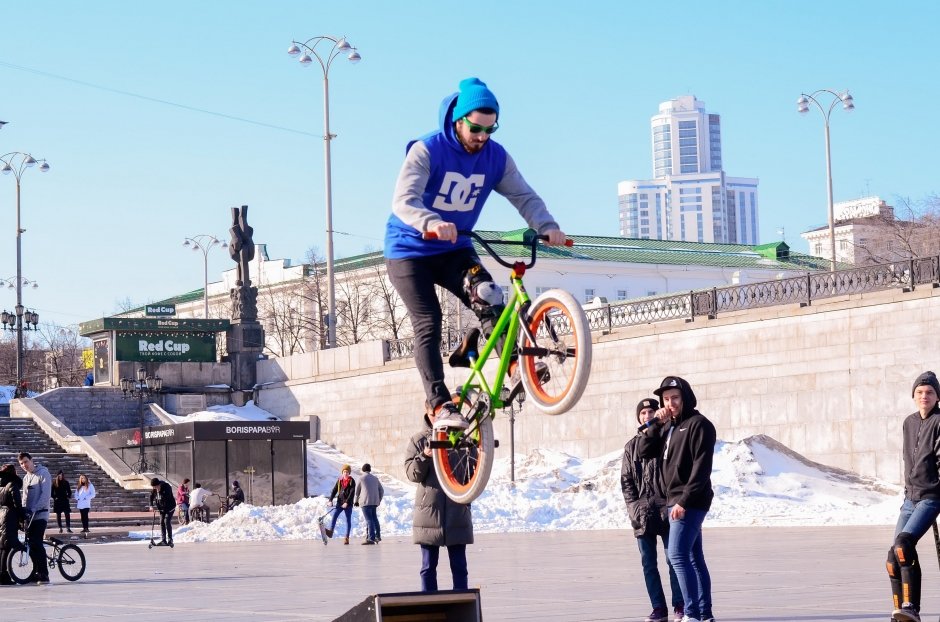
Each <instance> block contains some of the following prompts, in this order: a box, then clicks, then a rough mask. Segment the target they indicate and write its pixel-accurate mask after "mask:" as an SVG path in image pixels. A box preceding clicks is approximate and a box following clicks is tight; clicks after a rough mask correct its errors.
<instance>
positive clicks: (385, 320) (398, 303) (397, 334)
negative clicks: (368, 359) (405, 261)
mask: <svg viewBox="0 0 940 622" xmlns="http://www.w3.org/2000/svg"><path fill="white" fill-rule="evenodd" d="M370 279H371V286H372V298H373V301H374V303H375V321H374V326H375V331H376V336H377V337H380V338H383V339H393V340H397V339H405V338H407V337H410V336H411V335H412V331H411V322H410V320H409V318H408V313H407V310H406V309H405V305H404V303H403V302H402V300H401V296H399V295H398V290H396V289H395V287H394V286H393V285H392V282H391V280H390V279H389V278H388V271H387V270H386V269H385V266H384V265H383V264H376V265H375V266H373V268H372V270H370Z"/></svg>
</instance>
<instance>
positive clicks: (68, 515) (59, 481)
mask: <svg viewBox="0 0 940 622" xmlns="http://www.w3.org/2000/svg"><path fill="white" fill-rule="evenodd" d="M71 498H72V486H71V485H70V484H69V481H68V480H67V479H65V473H63V472H62V471H59V472H58V473H56V476H55V479H54V480H52V511H53V512H55V521H56V523H57V524H58V525H59V533H62V514H63V513H64V514H65V528H66V529H68V531H69V533H72V508H71V506H70V503H71V502H70V501H69V500H70V499H71Z"/></svg>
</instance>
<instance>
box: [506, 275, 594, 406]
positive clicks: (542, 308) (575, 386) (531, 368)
mask: <svg viewBox="0 0 940 622" xmlns="http://www.w3.org/2000/svg"><path fill="white" fill-rule="evenodd" d="M553 310H554V311H556V312H559V313H560V314H562V315H563V316H564V317H560V318H559V320H560V321H561V325H562V326H563V327H564V328H565V329H567V330H569V331H570V332H567V333H564V334H561V335H559V336H560V337H561V338H562V341H563V343H564V344H567V345H568V346H569V348H568V349H569V350H572V349H573V351H574V357H573V358H574V366H573V369H572V370H571V371H570V372H569V373H566V374H564V377H562V378H559V377H558V376H559V375H560V374H558V373H557V371H558V370H561V367H556V368H555V370H556V373H555V377H551V378H550V379H549V381H548V383H546V384H545V385H543V384H542V383H541V382H540V380H539V379H538V377H537V373H536V372H537V365H536V364H537V363H538V362H539V361H540V360H543V362H545V363H546V364H547V365H548V370H549V372H550V373H551V372H552V368H553V367H554V363H553V360H552V357H553V355H549V356H547V357H543V358H542V359H540V358H539V357H536V356H531V355H526V354H520V356H519V367H520V372H521V374H522V386H523V387H524V388H525V392H526V399H527V400H530V401H532V402H533V403H534V404H535V406H536V407H537V408H538V409H539V410H540V411H541V412H543V413H545V414H547V415H560V414H562V413H565V412H568V411H569V410H571V408H573V407H574V405H575V404H577V403H578V400H580V399H581V395H582V394H583V393H584V389H585V387H586V386H587V383H588V378H589V376H590V373H591V359H592V343H591V327H590V325H589V324H588V321H587V317H586V316H585V314H584V309H582V308H581V305H580V304H578V301H577V300H575V298H574V296H572V295H571V294H570V293H568V292H566V291H564V290H559V289H550V290H548V291H546V292H544V293H543V294H541V295H540V296H539V297H538V298H536V299H535V301H534V302H533V303H532V306H531V307H530V309H529V318H530V320H529V321H530V325H529V329H530V330H531V332H532V333H533V334H535V335H536V338H537V339H538V338H539V330H540V329H541V328H544V327H541V326H540V324H541V322H542V321H543V320H544V319H545V316H546V314H550V313H551V312H552V311H553ZM520 342H521V344H522V349H523V350H524V349H525V348H527V347H532V346H535V345H539V344H532V343H530V342H529V339H528V338H527V337H526V335H525V332H524V331H523V332H521V334H520Z"/></svg>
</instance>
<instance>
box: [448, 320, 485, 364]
mask: <svg viewBox="0 0 940 622" xmlns="http://www.w3.org/2000/svg"><path fill="white" fill-rule="evenodd" d="M479 342H480V329H479V328H474V329H473V330H471V331H470V332H468V333H467V334H466V335H464V336H463V341H461V342H460V345H459V346H458V347H457V349H456V350H454V351H453V353H451V355H450V358H449V359H448V360H447V362H448V363H449V364H450V366H451V367H471V366H472V365H473V363H472V362H471V361H470V356H471V355H472V356H473V358H477V344H478V343H479Z"/></svg>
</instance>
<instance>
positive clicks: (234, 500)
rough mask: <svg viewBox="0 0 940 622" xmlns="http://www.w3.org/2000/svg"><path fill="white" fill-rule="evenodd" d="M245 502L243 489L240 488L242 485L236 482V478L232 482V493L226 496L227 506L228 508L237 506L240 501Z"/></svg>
mask: <svg viewBox="0 0 940 622" xmlns="http://www.w3.org/2000/svg"><path fill="white" fill-rule="evenodd" d="M244 502H245V491H244V490H242V485H241V484H239V483H238V480H237V479H236V480H235V481H233V482H232V494H230V495H229V496H228V508H227V509H229V510H231V509H234V508H237V507H238V506H240V505H241V504H242V503H244Z"/></svg>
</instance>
